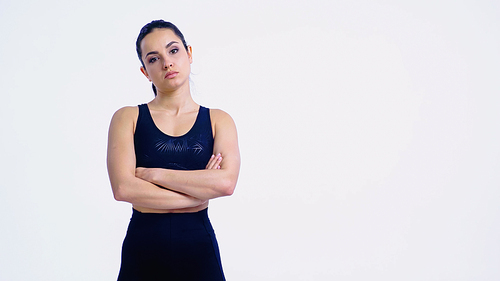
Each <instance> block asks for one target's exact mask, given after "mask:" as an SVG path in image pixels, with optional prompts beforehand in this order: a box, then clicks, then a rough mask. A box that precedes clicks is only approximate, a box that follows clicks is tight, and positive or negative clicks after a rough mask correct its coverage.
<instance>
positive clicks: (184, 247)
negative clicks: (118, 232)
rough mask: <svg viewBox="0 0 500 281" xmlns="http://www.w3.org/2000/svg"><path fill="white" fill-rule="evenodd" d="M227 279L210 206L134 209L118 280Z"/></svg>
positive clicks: (210, 280) (123, 249)
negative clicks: (165, 211) (154, 210)
mask: <svg viewBox="0 0 500 281" xmlns="http://www.w3.org/2000/svg"><path fill="white" fill-rule="evenodd" d="M127 280H133V281H143V280H146V281H154V280H174V281H176V280H182V281H188V280H193V281H194V280H196V281H212V280H213V281H216V280H217V281H220V280H225V278H224V273H223V271H222V265H221V260H220V255H219V246H218V245H217V240H216V238H215V233H214V230H213V228H212V224H211V223H210V220H209V219H208V209H204V210H201V211H199V212H196V213H181V214H178V213H176V214H156V213H154V214H152V213H141V212H139V211H136V210H135V209H134V210H133V214H132V218H131V219H130V224H129V226H128V230H127V235H126V237H125V240H124V241H123V247H122V264H121V267H120V274H119V276H118V281H127Z"/></svg>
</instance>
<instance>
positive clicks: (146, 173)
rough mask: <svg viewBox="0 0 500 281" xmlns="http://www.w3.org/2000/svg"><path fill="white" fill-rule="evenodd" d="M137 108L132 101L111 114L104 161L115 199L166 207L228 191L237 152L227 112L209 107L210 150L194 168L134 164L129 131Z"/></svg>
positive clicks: (232, 183) (201, 201) (237, 161)
mask: <svg viewBox="0 0 500 281" xmlns="http://www.w3.org/2000/svg"><path fill="white" fill-rule="evenodd" d="M138 114H139V113H138V109H137V107H124V108H122V109H120V110H118V111H117V112H116V113H115V114H114V116H113V118H112V120H111V125H110V127H109V136H108V157H107V164H108V173H109V178H110V182H111V187H112V190H113V195H114V197H115V199H116V200H118V201H125V202H129V203H132V204H133V205H134V206H141V207H145V208H151V209H166V210H168V209H182V208H190V207H196V206H199V205H202V204H204V203H205V202H207V201H208V200H209V199H213V198H217V197H221V196H228V195H231V194H232V193H233V191H234V188H235V186H236V182H237V179H238V174H239V168H240V155H239V149H238V138H237V133H236V126H235V125H234V122H233V120H232V118H231V117H230V116H229V115H228V114H227V113H225V112H224V111H221V110H215V109H212V110H210V117H211V120H212V124H213V129H214V154H215V155H214V156H213V157H212V158H211V159H210V161H209V163H208V164H207V167H206V169H204V170H194V171H179V170H169V169H161V168H136V167H135V166H136V161H135V151H134V131H135V122H136V120H137V116H138ZM159 186H160V187H159ZM161 187H162V188H161Z"/></svg>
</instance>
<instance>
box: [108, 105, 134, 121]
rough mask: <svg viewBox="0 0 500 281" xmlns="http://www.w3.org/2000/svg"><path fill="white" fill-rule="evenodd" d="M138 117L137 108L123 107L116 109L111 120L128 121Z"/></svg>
mask: <svg viewBox="0 0 500 281" xmlns="http://www.w3.org/2000/svg"><path fill="white" fill-rule="evenodd" d="M138 115H139V108H138V107H137V106H125V107H122V108H120V109H118V110H117V111H116V112H115V114H114V115H113V119H123V118H125V119H129V118H134V117H137V116H138Z"/></svg>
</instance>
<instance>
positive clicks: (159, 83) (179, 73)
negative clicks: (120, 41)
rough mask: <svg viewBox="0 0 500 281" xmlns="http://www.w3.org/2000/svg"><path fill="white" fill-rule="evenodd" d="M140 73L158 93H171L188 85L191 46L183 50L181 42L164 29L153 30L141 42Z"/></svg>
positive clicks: (173, 34)
mask: <svg viewBox="0 0 500 281" xmlns="http://www.w3.org/2000/svg"><path fill="white" fill-rule="evenodd" d="M141 50H142V61H143V62H144V67H141V71H142V73H144V75H145V76H146V77H147V78H148V79H149V80H150V81H152V82H153V84H154V85H155V86H156V88H157V89H158V91H167V92H168V91H172V90H176V89H178V88H180V87H181V86H183V85H186V83H187V85H189V74H190V73H191V63H192V62H193V58H192V56H191V46H188V50H186V49H185V48H184V45H183V44H182V40H181V39H180V38H179V37H177V35H175V33H174V32H173V31H172V30H170V29H166V28H161V29H155V30H153V31H152V32H151V33H149V34H148V35H146V37H144V39H142V41H141Z"/></svg>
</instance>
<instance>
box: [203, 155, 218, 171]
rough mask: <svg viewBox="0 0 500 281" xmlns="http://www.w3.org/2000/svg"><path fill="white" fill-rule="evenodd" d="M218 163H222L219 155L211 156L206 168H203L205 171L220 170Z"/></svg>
mask: <svg viewBox="0 0 500 281" xmlns="http://www.w3.org/2000/svg"><path fill="white" fill-rule="evenodd" d="M220 162H222V156H221V154H220V153H219V154H217V156H216V155H212V157H210V160H209V161H208V164H207V166H206V167H205V169H207V170H217V169H220Z"/></svg>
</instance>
